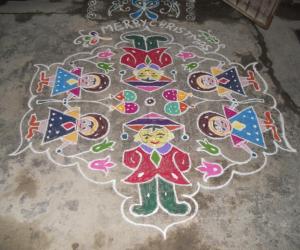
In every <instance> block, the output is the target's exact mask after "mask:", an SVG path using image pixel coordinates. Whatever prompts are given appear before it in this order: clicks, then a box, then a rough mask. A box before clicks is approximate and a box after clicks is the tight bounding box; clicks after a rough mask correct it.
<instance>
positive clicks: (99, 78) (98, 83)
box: [80, 73, 110, 92]
mask: <svg viewBox="0 0 300 250" xmlns="http://www.w3.org/2000/svg"><path fill="white" fill-rule="evenodd" d="M109 85H110V78H109V77H108V76H107V75H104V74H99V73H89V74H86V75H84V76H82V77H81V79H80V87H81V88H83V89H84V90H85V91H90V92H100V91H103V90H105V89H107V88H108V87H109Z"/></svg>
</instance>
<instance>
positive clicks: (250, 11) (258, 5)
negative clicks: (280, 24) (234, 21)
mask: <svg viewBox="0 0 300 250" xmlns="http://www.w3.org/2000/svg"><path fill="white" fill-rule="evenodd" d="M223 1H224V2H226V3H227V4H229V5H231V6H232V7H233V8H235V9H236V10H238V11H239V12H241V13H242V14H243V15H245V16H247V17H248V18H250V19H251V20H253V21H254V22H255V23H256V24H258V25H259V26H261V27H263V28H268V27H269V26H270V24H271V22H272V19H273V15H274V12H275V11H276V9H277V7H278V4H279V0H223Z"/></svg>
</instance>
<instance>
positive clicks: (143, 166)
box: [123, 146, 191, 185]
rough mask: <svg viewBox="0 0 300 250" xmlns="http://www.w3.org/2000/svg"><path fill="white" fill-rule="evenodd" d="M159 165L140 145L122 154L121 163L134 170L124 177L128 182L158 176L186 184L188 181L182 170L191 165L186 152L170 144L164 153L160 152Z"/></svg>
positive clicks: (140, 181) (143, 181)
mask: <svg viewBox="0 0 300 250" xmlns="http://www.w3.org/2000/svg"><path fill="white" fill-rule="evenodd" d="M160 156H161V159H160V162H159V165H158V166H156V165H155V164H154V163H153V162H152V160H151V153H150V154H149V153H147V152H145V151H144V150H143V149H142V148H141V147H137V148H134V149H131V150H128V151H125V152H124V154H123V163H124V165H125V166H126V167H128V168H131V169H135V171H134V172H133V173H132V174H131V175H130V176H128V177H127V178H125V180H124V181H125V182H128V183H145V182H148V181H151V180H152V179H153V178H155V177H156V176H159V177H161V178H163V179H165V180H167V181H169V182H172V183H175V184H179V185H188V184H190V182H189V181H188V180H187V179H186V178H185V176H184V175H183V174H182V172H186V171H188V170H189V168H190V166H191V161H190V157H189V155H188V154H187V153H185V152H183V151H181V150H180V149H178V148H176V147H174V146H172V148H171V149H170V150H169V151H168V152H167V153H165V154H160Z"/></svg>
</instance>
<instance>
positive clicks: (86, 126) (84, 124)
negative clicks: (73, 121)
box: [79, 116, 98, 136]
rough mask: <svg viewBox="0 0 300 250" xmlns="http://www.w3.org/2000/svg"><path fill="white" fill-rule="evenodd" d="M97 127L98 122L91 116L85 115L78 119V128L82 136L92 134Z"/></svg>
mask: <svg viewBox="0 0 300 250" xmlns="http://www.w3.org/2000/svg"><path fill="white" fill-rule="evenodd" d="M97 129H98V122H97V120H96V119H95V118H94V117H92V116H85V117H82V118H81V119H80V122H79V130H80V133H81V134H82V135H84V136H90V135H92V134H93V133H94V132H95V131H96V130H97Z"/></svg>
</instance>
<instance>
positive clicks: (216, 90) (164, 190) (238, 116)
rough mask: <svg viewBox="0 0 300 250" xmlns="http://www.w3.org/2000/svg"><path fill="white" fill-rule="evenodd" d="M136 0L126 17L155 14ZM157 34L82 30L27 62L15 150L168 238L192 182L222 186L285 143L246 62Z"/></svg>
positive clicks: (201, 39)
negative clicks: (54, 55) (99, 188)
mask: <svg viewBox="0 0 300 250" xmlns="http://www.w3.org/2000/svg"><path fill="white" fill-rule="evenodd" d="M119 2H121V1H113V5H115V7H116V6H117V4H118V3H119ZM123 2H124V1H123ZM139 2H140V1H132V3H133V5H135V6H136V7H137V10H136V11H135V12H133V13H132V15H142V14H145V15H146V16H147V17H150V19H152V18H151V17H154V16H155V13H153V10H152V9H154V8H155V6H156V2H159V1H148V2H147V1H146V2H147V8H144V9H143V11H144V13H142V10H141V9H139V8H140V7H141V6H139ZM165 2H166V1H165ZM117 7H118V6H117ZM117 7H116V8H117ZM118 8H119V9H120V7H118ZM122 8H123V7H122ZM124 8H125V7H124ZM111 12H113V11H112V10H111ZM156 30H159V29H157V28H156V27H151V29H150V28H149V27H148V26H147V25H146V27H145V28H143V29H141V30H133V31H128V32H126V33H123V34H121V35H120V37H119V38H118V39H117V41H115V40H113V39H109V38H105V37H100V36H99V33H98V32H96V31H91V32H89V33H87V34H86V35H85V33H84V32H83V31H81V32H80V36H79V37H78V38H76V39H75V41H74V44H76V45H78V44H79V45H82V46H83V48H85V51H84V52H81V53H77V54H75V55H71V56H69V57H68V58H66V59H65V60H64V61H63V62H62V63H55V64H51V65H50V66H47V65H36V68H37V72H36V74H35V75H34V77H33V79H32V83H31V98H30V100H29V103H28V107H29V110H28V112H27V113H26V114H25V115H24V117H23V119H22V121H21V125H20V133H21V143H20V146H19V148H18V149H17V150H16V152H15V153H14V154H13V155H17V154H20V153H22V152H24V151H25V150H26V149H29V148H30V149H31V150H32V151H33V152H34V153H43V154H46V155H47V156H48V158H49V159H50V160H51V161H53V162H54V163H55V164H57V165H58V166H62V167H77V168H78V170H79V172H80V173H81V174H82V176H83V177H84V178H86V179H87V180H89V181H91V182H93V183H96V184H106V183H111V184H112V185H113V187H114V190H115V191H116V193H117V194H118V195H120V196H121V197H122V198H123V203H122V205H121V212H122V215H123V217H124V219H125V220H127V221H128V222H130V223H132V224H135V225H140V226H147V227H152V228H155V229H158V230H159V231H160V232H162V233H163V235H164V236H165V237H166V233H167V230H168V229H169V228H170V227H171V226H174V225H175V224H179V223H183V222H186V221H188V220H191V219H192V218H193V217H194V216H195V215H196V214H197V212H198V204H197V202H196V201H195V199H194V198H193V197H194V196H195V195H196V194H197V193H198V192H201V191H199V190H200V189H201V188H202V189H219V188H223V187H225V186H226V185H227V184H229V183H230V181H231V180H232V179H233V178H234V176H235V175H250V174H254V173H256V172H258V171H260V170H261V169H262V168H263V167H264V166H265V165H266V162H267V158H268V157H269V156H270V155H273V154H276V153H277V152H278V150H279V149H281V150H285V151H290V152H293V151H294V149H293V148H292V147H291V146H290V145H289V143H288V141H287V140H286V138H285V132H284V121H283V118H282V115H281V114H280V112H279V111H278V109H277V108H276V100H275V99H274V98H273V97H272V96H271V95H270V94H268V93H267V91H268V86H267V84H266V82H265V81H264V79H263V78H262V77H261V76H260V74H259V73H258V71H257V70H256V67H255V65H256V64H255V63H253V64H250V65H248V66H246V67H244V66H243V65H240V64H236V63H233V62H231V61H230V60H228V59H227V58H226V57H225V56H223V55H222V54H220V50H221V48H223V47H224V45H223V44H221V43H220V41H219V39H217V38H216V37H215V36H214V35H212V34H211V33H210V32H204V31H199V34H198V36H197V40H196V41H195V43H192V45H188V46H185V45H183V44H180V43H177V42H176V40H175V38H174V37H173V36H172V35H171V34H166V32H163V33H160V32H158V31H156ZM100 43H103V45H99V44H100ZM199 209H200V210H201V207H199Z"/></svg>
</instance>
